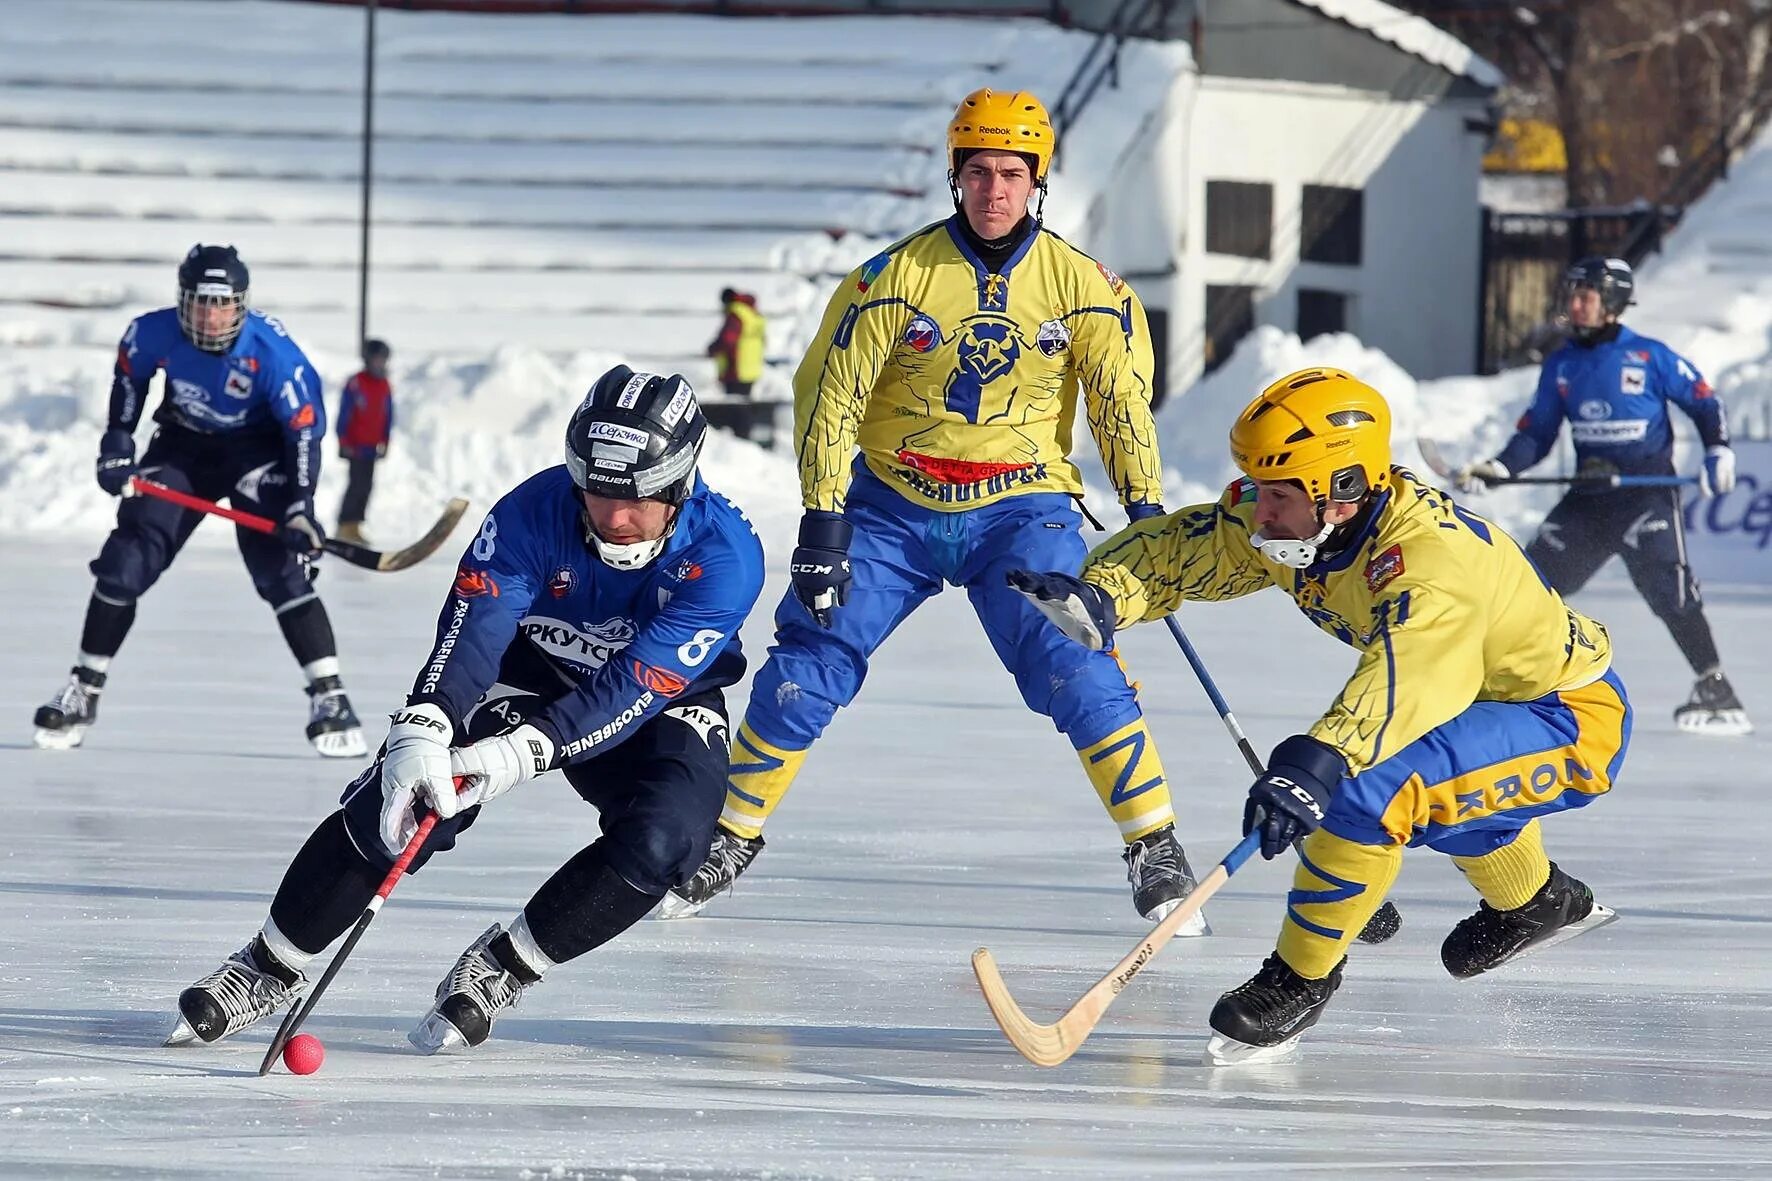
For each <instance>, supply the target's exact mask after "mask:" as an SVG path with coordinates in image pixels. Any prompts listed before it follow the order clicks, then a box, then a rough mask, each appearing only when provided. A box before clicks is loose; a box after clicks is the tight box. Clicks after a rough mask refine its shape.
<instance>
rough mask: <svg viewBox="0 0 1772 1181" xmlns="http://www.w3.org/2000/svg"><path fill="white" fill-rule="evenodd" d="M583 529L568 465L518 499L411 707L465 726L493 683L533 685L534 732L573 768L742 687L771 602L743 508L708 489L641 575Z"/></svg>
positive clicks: (446, 620)
mask: <svg viewBox="0 0 1772 1181" xmlns="http://www.w3.org/2000/svg"><path fill="white" fill-rule="evenodd" d="M585 529H586V523H585V518H584V510H583V508H582V504H581V501H580V499H579V494H578V491H577V489H575V488H574V487H573V484H572V478H571V476H569V475H568V474H567V471H566V469H565V468H564V467H555V468H549V469H548V470H547V471H544V472H541V473H539V474H537V475H534V476H531V477H530V478H529V479H528V480H525V481H524V482H523V483H522V484H519V485H518V486H517V487H516V488H514V489H513V490H511V491H510V492H508V493H506V494H505V496H504V498H503V499H501V500H500V501H499V502H498V504H496V505H494V506H493V509H492V511H491V512H490V513H489V514H487V517H486V520H485V522H484V523H483V524H482V525H481V526H480V532H479V535H478V536H476V537H475V538H474V541H473V544H471V545H469V546H468V549H467V552H466V553H464V554H463V555H462V559H461V567H460V569H459V570H458V571H457V573H456V579H455V585H454V587H453V588H452V589H451V591H450V595H449V598H448V599H447V601H445V602H444V604H443V612H442V614H441V615H440V616H439V617H438V620H437V643H436V647H435V648H433V649H432V652H431V656H430V659H429V660H427V661H426V662H425V665H424V667H423V668H422V669H420V670H419V674H418V679H417V681H416V682H415V683H414V685H413V689H412V695H411V696H410V697H409V698H408V701H409V702H410V703H413V704H416V703H418V702H421V701H423V702H432V703H434V704H436V705H437V706H439V707H441V708H442V710H443V711H444V713H446V714H448V715H449V717H450V719H451V720H452V721H453V722H454V723H455V724H456V725H457V727H458V728H459V727H460V725H461V723H462V721H463V720H464V719H465V718H466V717H467V716H468V713H469V712H470V711H471V710H472V709H473V708H474V705H475V703H476V702H478V701H479V700H480V698H481V695H482V694H484V693H485V692H486V690H487V689H489V688H490V687H492V685H493V684H494V682H495V681H499V682H503V683H509V682H510V681H512V680H513V679H522V680H525V681H527V682H529V683H527V684H523V685H521V686H517V687H520V688H522V689H524V690H526V691H528V692H530V693H533V694H535V695H536V696H538V697H539V698H541V699H542V701H544V702H545V703H546V704H545V706H544V707H543V708H542V709H541V710H540V712H538V713H536V714H534V715H532V716H529V717H526V718H524V719H523V720H524V721H525V722H527V723H529V724H530V725H533V726H535V727H537V728H538V729H540V730H541V731H542V732H543V733H545V734H547V735H548V737H550V738H552V739H553V740H554V748H555V751H556V752H557V753H556V756H555V760H556V763H557V764H561V763H571V762H576V761H582V760H584V759H588V758H592V757H595V756H597V755H600V754H602V753H604V752H605V751H607V750H609V749H610V748H612V747H614V746H615V745H617V744H618V743H620V742H621V741H622V740H623V739H624V738H626V737H628V735H630V734H632V733H633V732H634V731H635V730H636V729H638V728H639V727H640V725H641V724H643V723H644V722H645V721H646V720H647V719H649V718H651V717H653V716H654V715H656V714H658V713H661V712H662V711H663V710H664V709H666V708H667V707H668V706H669V705H670V704H671V701H672V699H673V698H678V697H683V696H687V695H690V694H694V693H698V692H702V691H705V690H708V689H717V688H721V687H724V686H726V685H730V684H733V683H734V682H736V681H737V680H738V679H739V678H740V677H742V676H743V675H744V669H745V660H744V652H743V650H742V649H741V648H740V646H739V641H738V629H739V625H740V624H742V623H743V622H744V620H745V617H746V616H747V615H749V614H750V611H751V608H752V607H753V606H754V605H755V604H756V601H757V596H758V595H759V594H760V593H761V592H762V590H763V546H762V543H761V542H760V541H758V540H757V535H756V532H755V531H754V530H753V529H752V528H751V524H750V522H749V521H748V520H746V519H745V516H744V514H743V513H742V512H740V511H739V510H738V508H737V507H736V506H734V505H733V504H732V502H731V501H729V500H727V499H726V498H725V497H723V496H721V495H719V494H718V493H716V492H713V491H711V490H709V488H708V487H707V485H706V484H705V483H703V482H702V481H701V479H700V477H697V479H696V483H695V490H694V492H693V493H692V494H691V495H690V496H689V497H688V498H687V499H686V500H685V501H684V502H683V507H682V509H681V510H680V514H679V516H678V519H677V524H676V528H675V530H673V532H672V533H671V536H670V539H669V540H668V541H667V542H666V544H665V548H664V552H663V553H661V554H660V555H659V557H658V558H657V559H656V560H655V561H653V562H651V563H650V564H648V565H646V566H644V567H642V568H640V569H638V570H617V569H615V568H614V567H612V566H609V565H607V564H605V563H604V562H603V561H601V560H600V559H599V558H598V557H597V555H596V553H595V551H594V550H593V548H592V546H591V544H590V542H589V541H588V540H587V539H586V536H585Z"/></svg>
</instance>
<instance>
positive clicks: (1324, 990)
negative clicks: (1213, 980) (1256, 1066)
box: [1206, 951, 1347, 1066]
mask: <svg viewBox="0 0 1772 1181" xmlns="http://www.w3.org/2000/svg"><path fill="white" fill-rule="evenodd" d="M1346 964H1347V960H1346V958H1345V957H1344V958H1343V959H1342V961H1341V963H1339V964H1336V965H1335V970H1334V971H1332V972H1330V973H1329V975H1327V976H1326V977H1324V978H1323V979H1321V980H1306V979H1305V978H1304V977H1303V976H1300V975H1299V974H1298V973H1297V972H1294V971H1293V970H1292V968H1291V966H1290V965H1289V964H1287V963H1286V961H1285V960H1283V959H1281V958H1280V953H1279V952H1277V951H1276V952H1274V953H1273V954H1272V955H1270V956H1268V957H1267V959H1266V960H1265V961H1264V962H1263V963H1262V965H1261V971H1259V972H1257V973H1256V974H1255V975H1254V976H1253V977H1251V978H1250V979H1249V981H1248V983H1246V984H1240V985H1238V986H1237V987H1236V988H1233V989H1231V990H1230V991H1229V992H1227V993H1225V994H1224V995H1223V996H1221V997H1219V998H1218V1003H1217V1004H1216V1005H1214V1006H1212V1017H1211V1019H1210V1020H1211V1025H1212V1038H1211V1040H1210V1041H1209V1042H1207V1043H1206V1065H1208V1066H1237V1065H1241V1064H1244V1063H1253V1062H1283V1061H1286V1060H1287V1059H1289V1058H1291V1057H1292V1055H1293V1054H1294V1053H1295V1052H1296V1051H1297V1049H1298V1039H1299V1037H1300V1036H1302V1035H1303V1033H1304V1031H1305V1030H1307V1029H1309V1028H1310V1027H1311V1026H1313V1025H1315V1024H1316V1023H1317V1018H1319V1017H1321V1016H1322V1015H1323V1010H1324V1009H1326V1008H1328V1006H1329V998H1330V997H1332V996H1334V995H1335V990H1336V989H1338V988H1340V987H1341V969H1342V968H1343V967H1344V966H1345V965H1346Z"/></svg>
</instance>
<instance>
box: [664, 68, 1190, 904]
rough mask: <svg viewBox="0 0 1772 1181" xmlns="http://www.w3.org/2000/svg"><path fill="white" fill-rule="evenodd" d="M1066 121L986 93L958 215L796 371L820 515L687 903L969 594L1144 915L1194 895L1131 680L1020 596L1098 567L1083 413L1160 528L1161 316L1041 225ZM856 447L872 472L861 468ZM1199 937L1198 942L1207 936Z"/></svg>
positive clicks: (912, 242)
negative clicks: (955, 593) (1078, 426)
mask: <svg viewBox="0 0 1772 1181" xmlns="http://www.w3.org/2000/svg"><path fill="white" fill-rule="evenodd" d="M1053 144H1054V140H1053V132H1052V126H1051V123H1050V122H1049V120H1048V119H1047V116H1046V109H1045V108H1044V107H1043V106H1041V105H1040V102H1039V100H1038V99H1036V98H1034V97H1033V96H1032V95H1030V94H1026V93H1014V94H1003V93H997V92H993V91H990V90H979V91H976V92H974V93H973V94H970V95H968V96H967V97H966V99H965V100H964V101H963V102H962V103H961V104H960V107H959V110H958V111H957V112H955V115H954V118H953V121H952V123H950V124H949V126H948V135H947V148H948V156H949V163H950V166H951V168H952V171H951V172H950V173H949V180H950V184H951V186H952V188H953V196H954V205H955V210H954V215H953V216H952V217H950V218H948V219H947V220H945V221H938V222H935V223H934V224H932V225H929V226H926V227H924V228H923V229H921V230H919V231H917V232H916V233H915V234H912V235H911V236H910V237H908V238H905V239H904V240H902V241H900V242H897V243H895V244H894V245H892V246H891V247H889V248H888V249H887V250H886V251H885V252H884V253H882V254H879V255H877V256H876V257H874V258H872V259H869V260H868V261H867V262H866V263H864V264H863V265H862V266H861V267H860V268H858V269H857V270H855V271H854V272H853V273H851V274H850V275H849V276H848V278H846V279H844V280H843V282H842V284H841V285H840V286H839V287H838V289H837V291H836V293H835V294H834V295H833V296H832V297H831V300H830V303H829V305H828V307H827V308H826V310H825V315H824V321H823V323H822V324H821V325H820V326H819V329H818V335H817V336H816V337H815V338H814V340H813V343H812V346H811V348H810V349H809V350H808V352H807V354H806V357H805V359H804V360H802V361H801V363H800V368H799V370H798V372H797V373H796V374H795V376H794V420H795V421H794V426H795V436H796V446H797V448H798V454H799V469H800V487H801V494H802V499H803V503H804V505H805V510H806V511H805V516H804V518H803V519H802V521H801V524H800V537H799V548H797V549H796V550H795V551H794V554H793V561H792V569H791V574H792V578H793V587H792V590H791V591H790V592H789V593H788V594H787V595H786V596H785V597H784V598H783V599H782V602H781V606H780V608H779V609H778V610H777V611H776V615H775V626H776V633H775V646H774V647H773V648H771V649H770V652H769V659H768V662H767V663H766V664H765V665H764V666H763V668H762V669H761V670H760V671H759V672H758V673H757V676H756V679H755V681H754V682H753V683H752V685H751V696H750V705H749V707H748V708H747V709H746V711H745V718H744V724H743V726H742V727H741V728H740V729H739V732H738V735H737V737H736V739H735V740H734V742H733V744H732V762H731V771H730V778H729V780H728V784H729V786H728V790H727V794H726V805H725V808H724V810H723V812H722V814H721V818H720V828H719V830H718V832H717V833H716V835H715V838H714V845H713V850H712V852H711V854H710V855H709V857H708V860H707V863H706V864H705V865H704V866H703V867H702V869H701V871H700V872H699V873H697V874H696V875H695V877H694V878H693V879H692V880H691V881H690V882H688V883H687V884H686V885H684V886H680V887H678V888H677V889H676V890H674V891H672V893H671V894H670V895H667V896H666V898H665V901H664V905H663V907H662V908H661V911H660V913H661V914H662V915H663V916H664V917H667V918H675V917H681V916H684V915H688V914H694V913H695V912H696V911H699V910H700V909H701V908H702V907H703V906H705V905H706V904H707V903H708V902H709V901H710V900H711V899H712V898H713V897H714V896H715V895H717V894H718V893H720V892H721V891H723V890H725V889H727V888H728V887H729V886H731V884H732V882H733V880H734V879H735V878H737V877H738V875H739V874H740V873H742V872H744V870H745V869H746V867H747V866H749V865H750V863H751V861H752V860H753V859H754V858H755V857H756V856H757V854H758V853H759V852H760V851H761V850H762V848H763V836H762V831H763V823H764V821H765V820H767V819H768V817H769V814H770V813H771V812H772V811H773V810H774V809H775V807H776V805H777V804H779V803H780V802H781V799H782V796H783V795H784V794H786V792H787V790H788V787H789V785H790V784H791V783H793V781H794V777H795V776H796V775H797V774H798V773H799V771H800V768H801V767H802V765H803V764H804V763H805V762H806V757H807V753H808V750H809V748H810V747H811V746H812V744H813V742H814V741H815V740H816V739H817V738H818V736H819V735H820V734H821V733H823V731H824V728H825V727H826V726H827V725H828V724H829V723H830V721H831V718H832V717H833V715H835V713H836V711H837V710H838V709H839V708H841V707H843V706H845V705H848V704H849V702H850V701H851V700H852V699H853V698H854V697H855V695H856V693H857V691H858V690H860V688H861V683H862V678H863V677H864V675H865V674H866V672H867V666H868V659H869V657H870V656H871V655H872V654H873V652H874V650H875V649H877V648H878V647H879V646H880V645H881V644H882V643H883V642H884V641H885V640H886V637H887V636H889V635H891V633H892V630H893V629H894V628H895V627H897V626H898V625H899V623H900V622H901V621H903V620H904V618H905V617H906V616H908V615H909V614H910V613H911V612H912V611H913V610H915V609H916V607H917V606H918V604H920V603H922V602H923V601H924V600H925V599H927V598H929V597H930V596H931V595H934V594H936V593H938V592H939V591H940V590H941V589H942V587H943V586H944V585H952V586H960V587H964V588H966V593H967V596H968V597H969V598H970V599H971V601H972V606H973V609H974V610H975V611H976V612H977V613H978V618H979V622H980V623H981V624H983V625H984V629H985V633H986V635H988V636H989V638H990V642H991V646H992V647H993V648H994V649H995V650H996V653H997V656H998V658H999V659H1000V660H1002V662H1003V665H1004V667H1005V668H1007V669H1008V670H1009V672H1010V673H1011V674H1012V675H1013V676H1014V678H1015V683H1016V687H1017V688H1019V689H1020V691H1021V695H1022V700H1024V701H1025V702H1026V703H1027V705H1028V707H1029V708H1030V709H1032V710H1034V711H1035V712H1036V713H1041V714H1044V715H1046V716H1047V717H1049V718H1051V719H1052V721H1053V723H1054V724H1055V725H1056V726H1057V727H1058V729H1059V730H1060V731H1062V732H1063V733H1064V735H1065V736H1066V737H1067V738H1068V739H1069V740H1070V742H1071V744H1072V746H1074V747H1075V748H1076V751H1077V756H1078V758H1080V759H1081V760H1082V764H1083V769H1084V771H1085V773H1086V774H1087V775H1088V777H1089V779H1090V781H1091V782H1092V783H1093V784H1094V785H1095V789H1096V791H1097V793H1098V794H1099V795H1100V796H1101V801H1102V804H1103V805H1104V806H1105V807H1106V808H1107V810H1108V814H1109V815H1110V816H1111V817H1112V818H1113V820H1114V823H1115V824H1116V825H1118V826H1119V829H1120V834H1121V836H1122V837H1123V838H1124V840H1125V842H1126V850H1125V857H1126V862H1127V867H1128V874H1129V876H1130V878H1131V882H1132V889H1133V901H1134V904H1135V905H1136V906H1137V908H1138V910H1139V913H1141V914H1143V915H1145V916H1147V917H1150V918H1153V919H1155V918H1159V917H1161V916H1162V915H1165V914H1167V913H1168V912H1169V911H1170V910H1171V909H1173V908H1174V907H1175V906H1176V905H1177V904H1178V903H1179V902H1180V901H1181V899H1183V898H1185V897H1186V896H1187V894H1188V893H1189V892H1190V891H1191V890H1192V889H1193V888H1194V879H1193V875H1192V873H1191V872H1190V870H1189V869H1188V865H1187V861H1186V858H1185V856H1184V854H1183V852H1182V849H1181V846H1180V844H1179V843H1178V842H1177V840H1176V837H1175V830H1174V820H1175V815H1174V812H1173V811H1172V810H1171V808H1170V802H1169V787H1168V783H1167V780H1166V779H1165V776H1164V773H1163V765H1162V763H1161V761H1160V760H1159V759H1158V757H1157V748H1156V744H1155V743H1154V742H1153V741H1152V739H1151V734H1150V730H1149V729H1148V728H1147V727H1146V725H1145V721H1144V717H1143V714H1142V713H1141V712H1140V710H1139V707H1138V702H1137V701H1136V699H1135V698H1134V696H1133V691H1132V688H1131V687H1130V686H1129V685H1128V684H1127V680H1126V674H1125V673H1124V671H1123V670H1122V669H1121V668H1120V667H1119V664H1118V662H1117V661H1116V660H1115V658H1114V657H1113V656H1112V655H1110V654H1109V653H1106V652H1087V651H1084V650H1082V649H1079V648H1078V647H1077V646H1076V645H1074V644H1071V643H1069V642H1068V641H1066V640H1065V638H1064V637H1063V636H1061V635H1059V634H1058V633H1057V632H1054V631H1053V630H1052V629H1051V628H1049V627H1047V626H1046V622H1045V620H1044V619H1043V618H1042V617H1041V615H1040V613H1039V612H1038V611H1036V610H1034V609H1033V608H1032V607H1031V606H1029V604H1028V603H1027V602H1026V601H1025V600H1024V599H1023V598H1022V597H1021V596H1020V595H1018V594H1016V593H1015V592H1014V591H1013V590H1011V589H1010V588H1009V587H1008V586H1007V584H1006V583H1005V581H1004V576H1005V574H1006V573H1007V572H1008V571H1009V570H1011V569H1014V568H1017V567H1026V566H1037V567H1040V568H1045V567H1056V568H1059V569H1068V570H1075V569H1077V568H1079V567H1080V566H1081V565H1082V562H1083V557H1084V555H1085V553H1086V552H1087V548H1088V547H1087V546H1086V545H1084V543H1083V539H1082V535H1081V530H1080V523H1081V517H1080V515H1079V513H1078V510H1077V505H1076V502H1075V500H1074V497H1075V496H1076V495H1077V494H1079V493H1081V492H1082V490H1083V484H1082V480H1081V478H1080V477H1079V475H1078V473H1077V469H1076V468H1075V467H1074V466H1072V464H1071V462H1070V460H1069V458H1068V455H1069V453H1070V450H1071V428H1072V424H1073V422H1074V421H1075V419H1076V410H1077V403H1078V401H1079V400H1081V402H1082V405H1083V410H1084V413H1085V415H1086V418H1087V422H1088V425H1089V431H1090V433H1091V434H1092V435H1094V436H1095V441H1096V443H1097V445H1098V446H1099V448H1100V450H1101V457H1102V462H1103V464H1104V465H1105V467H1106V469H1107V474H1108V478H1109V479H1110V480H1111V481H1112V482H1113V486H1114V490H1115V493H1116V494H1117V495H1118V497H1119V499H1120V502H1121V503H1122V504H1123V505H1124V506H1125V507H1126V512H1127V514H1128V516H1129V517H1131V518H1132V519H1133V520H1140V519H1142V518H1145V517H1149V516H1155V515H1158V514H1160V513H1161V512H1162V511H1163V509H1162V506H1161V504H1160V503H1159V502H1160V500H1161V498H1162V482H1161V475H1162V465H1161V463H1160V462H1159V460H1158V458H1157V445H1156V431H1155V427H1154V425H1153V423H1152V421H1151V408H1150V398H1151V391H1150V380H1151V372H1152V368H1153V365H1152V355H1151V344H1150V336H1149V332H1148V330H1147V328H1146V325H1145V317H1144V309H1143V307H1142V306H1141V305H1140V304H1139V302H1138V298H1137V297H1136V296H1135V295H1133V293H1132V289H1131V288H1130V287H1128V286H1126V284H1125V283H1124V282H1122V281H1121V279H1120V278H1119V276H1117V275H1115V274H1114V273H1113V272H1112V271H1110V270H1108V269H1107V268H1106V267H1104V266H1102V265H1101V264H1099V263H1097V262H1096V261H1095V260H1094V259H1092V258H1090V257H1089V256H1088V255H1086V254H1084V253H1083V252H1082V251H1080V250H1077V249H1076V248H1075V247H1073V246H1071V245H1069V244H1068V243H1066V242H1065V241H1064V240H1063V239H1062V238H1059V237H1058V236H1057V235H1055V234H1053V233H1051V232H1050V231H1049V230H1046V229H1045V228H1043V227H1042V226H1041V225H1040V221H1039V209H1038V207H1037V206H1036V207H1035V208H1034V209H1033V211H1032V212H1030V211H1029V205H1030V203H1031V201H1032V198H1033V196H1034V194H1035V193H1039V194H1040V195H1041V198H1042V200H1043V199H1044V195H1045V191H1046V169H1047V166H1048V165H1049V164H1050V163H1051V161H1052V149H1053ZM858 447H859V450H860V454H859V455H858V454H857V449H858ZM1204 931H1205V924H1204V921H1203V920H1202V921H1201V922H1199V923H1196V924H1194V925H1193V928H1192V930H1191V932H1184V933H1192V934H1203V933H1204Z"/></svg>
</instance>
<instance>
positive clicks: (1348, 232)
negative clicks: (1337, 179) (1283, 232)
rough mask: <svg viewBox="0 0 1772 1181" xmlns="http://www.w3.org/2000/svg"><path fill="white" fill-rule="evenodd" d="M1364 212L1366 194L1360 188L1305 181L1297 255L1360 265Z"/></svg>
mask: <svg viewBox="0 0 1772 1181" xmlns="http://www.w3.org/2000/svg"><path fill="white" fill-rule="evenodd" d="M1365 216H1366V201H1365V195H1364V194H1363V193H1361V192H1360V190H1359V189H1338V188H1335V187H1334V186H1332V185H1305V186H1304V209H1303V211H1302V212H1301V214H1300V216H1299V231H1300V239H1299V243H1298V257H1299V258H1300V259H1302V260H1303V261H1305V262H1330V263H1339V264H1340V265H1342V266H1350V267H1357V266H1359V265H1360V247H1361V243H1362V239H1363V235H1362V234H1361V223H1362V222H1364V220H1365Z"/></svg>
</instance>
